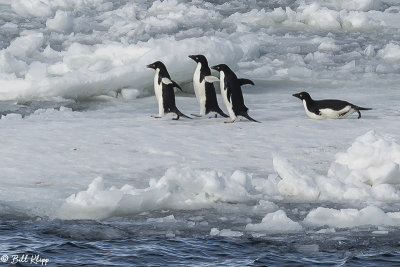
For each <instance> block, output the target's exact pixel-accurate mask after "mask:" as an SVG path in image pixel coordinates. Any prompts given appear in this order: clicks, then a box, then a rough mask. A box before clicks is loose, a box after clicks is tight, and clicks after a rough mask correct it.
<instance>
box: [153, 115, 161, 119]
mask: <svg viewBox="0 0 400 267" xmlns="http://www.w3.org/2000/svg"><path fill="white" fill-rule="evenodd" d="M151 117H152V118H156V119H159V118H162V116H161V115H151Z"/></svg>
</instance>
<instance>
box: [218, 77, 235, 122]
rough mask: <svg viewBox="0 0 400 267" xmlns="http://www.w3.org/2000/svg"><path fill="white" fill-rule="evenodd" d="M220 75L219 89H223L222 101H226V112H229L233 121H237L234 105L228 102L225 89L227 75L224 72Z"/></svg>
mask: <svg viewBox="0 0 400 267" xmlns="http://www.w3.org/2000/svg"><path fill="white" fill-rule="evenodd" d="M219 75H220V76H219V88H220V89H221V96H222V99H223V100H224V103H225V106H226V110H228V113H229V117H230V118H231V119H232V120H235V119H236V115H235V113H234V112H233V109H232V103H231V102H229V101H228V97H227V91H226V89H225V73H224V72H223V71H220V73H219Z"/></svg>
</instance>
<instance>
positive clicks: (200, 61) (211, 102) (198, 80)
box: [189, 55, 229, 118]
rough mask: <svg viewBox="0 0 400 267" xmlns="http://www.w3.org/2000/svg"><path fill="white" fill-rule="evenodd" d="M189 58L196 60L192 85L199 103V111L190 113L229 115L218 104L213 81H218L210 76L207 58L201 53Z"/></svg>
mask: <svg viewBox="0 0 400 267" xmlns="http://www.w3.org/2000/svg"><path fill="white" fill-rule="evenodd" d="M189 57H190V58H191V59H193V60H194V61H196V62H197V67H196V70H195V72H194V74H193V87H194V92H195V94H196V98H197V101H198V102H199V104H200V113H199V114H192V115H193V116H196V117H201V116H204V115H206V114H208V113H210V112H213V113H214V114H215V118H216V117H217V114H219V115H221V116H222V117H224V118H227V117H229V116H228V115H226V114H225V113H224V112H223V111H222V110H221V108H220V107H219V106H218V101H217V95H216V93H215V87H214V85H213V82H215V81H218V79H216V78H215V77H214V76H211V70H210V68H209V67H208V62H207V58H206V57H205V56H203V55H191V56H189Z"/></svg>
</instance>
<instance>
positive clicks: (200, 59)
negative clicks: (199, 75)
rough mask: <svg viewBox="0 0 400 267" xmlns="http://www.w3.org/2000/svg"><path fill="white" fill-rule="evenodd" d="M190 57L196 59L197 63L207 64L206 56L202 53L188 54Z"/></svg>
mask: <svg viewBox="0 0 400 267" xmlns="http://www.w3.org/2000/svg"><path fill="white" fill-rule="evenodd" d="M189 57H190V58H191V59H193V60H194V61H196V62H197V63H201V64H202V65H204V66H208V62H207V58H206V57H205V56H203V55H190V56H189Z"/></svg>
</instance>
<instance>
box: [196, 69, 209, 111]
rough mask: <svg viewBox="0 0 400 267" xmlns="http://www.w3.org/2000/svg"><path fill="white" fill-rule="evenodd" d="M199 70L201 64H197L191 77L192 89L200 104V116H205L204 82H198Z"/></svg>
mask: <svg viewBox="0 0 400 267" xmlns="http://www.w3.org/2000/svg"><path fill="white" fill-rule="evenodd" d="M200 69H201V63H198V64H197V67H196V70H195V72H194V75H193V87H194V93H195V95H196V98H197V101H198V102H199V104H200V115H205V114H206V85H205V83H206V80H205V79H203V81H202V82H200Z"/></svg>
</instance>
